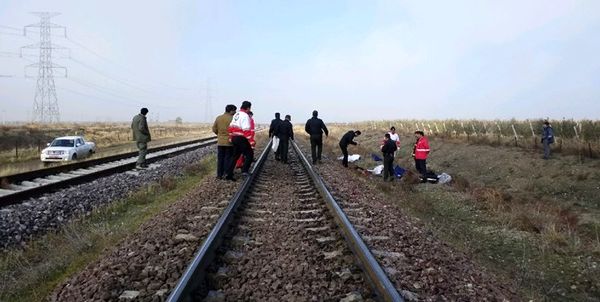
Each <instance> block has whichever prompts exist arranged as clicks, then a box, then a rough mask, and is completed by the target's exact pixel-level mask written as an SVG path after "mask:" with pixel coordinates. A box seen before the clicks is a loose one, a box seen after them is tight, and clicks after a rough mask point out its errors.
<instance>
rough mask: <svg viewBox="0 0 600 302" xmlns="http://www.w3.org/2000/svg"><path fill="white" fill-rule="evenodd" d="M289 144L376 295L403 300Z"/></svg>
mask: <svg viewBox="0 0 600 302" xmlns="http://www.w3.org/2000/svg"><path fill="white" fill-rule="evenodd" d="M291 145H292V146H293V148H294V150H295V151H296V153H297V154H298V156H299V157H300V161H301V162H302V165H303V166H304V168H306V171H307V172H308V174H309V175H310V177H311V178H312V180H313V183H314V184H315V186H316V187H317V189H318V191H319V192H320V193H321V196H322V197H323V199H325V201H326V203H327V207H328V208H329V211H330V212H331V214H332V215H333V218H334V220H335V221H336V223H337V225H338V226H339V227H340V230H341V231H342V235H343V236H344V238H345V239H346V241H347V242H348V243H349V245H350V249H351V250H352V252H353V253H354V256H356V258H357V259H358V261H359V265H360V266H361V268H362V269H363V271H364V272H365V273H366V275H367V277H368V279H369V281H370V282H371V284H372V285H373V287H374V289H375V291H376V292H377V294H378V296H379V297H380V298H381V299H382V300H384V301H404V299H403V298H402V296H400V294H399V293H398V291H397V290H396V287H395V286H394V284H393V283H392V282H391V281H390V279H389V278H388V276H387V275H386V274H385V271H384V270H383V269H382V268H381V266H380V265H379V263H378V262H377V260H376V259H375V257H374V256H373V254H372V253H371V251H370V250H369V248H368V247H367V245H366V244H365V243H364V241H363V240H362V238H361V237H360V235H359V234H358V232H357V231H356V229H355V228H354V227H353V226H352V223H351V222H350V220H349V219H348V217H347V216H346V214H345V213H344V211H343V210H342V208H341V207H340V206H339V204H338V203H337V201H336V200H335V198H333V196H332V195H331V193H330V192H329V190H328V189H327V187H326V186H325V183H324V181H323V179H322V178H321V177H320V176H319V175H318V174H317V173H316V172H315V171H314V170H313V169H312V166H311V165H310V163H309V161H308V159H306V157H305V156H304V154H302V152H301V151H300V148H298V145H297V144H296V142H295V141H292V144H291Z"/></svg>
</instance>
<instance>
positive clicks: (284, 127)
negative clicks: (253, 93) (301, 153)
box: [276, 114, 294, 164]
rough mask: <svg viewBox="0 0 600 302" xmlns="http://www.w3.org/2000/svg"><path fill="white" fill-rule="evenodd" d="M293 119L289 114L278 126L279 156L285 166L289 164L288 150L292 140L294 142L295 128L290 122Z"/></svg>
mask: <svg viewBox="0 0 600 302" xmlns="http://www.w3.org/2000/svg"><path fill="white" fill-rule="evenodd" d="M291 120H292V117H291V116H290V115H289V114H288V115H286V116H285V119H284V120H283V121H282V122H281V123H280V124H279V125H278V126H277V130H276V132H277V135H278V136H279V146H281V149H279V151H280V152H279V156H280V158H281V161H282V162H283V163H284V164H287V163H288V148H289V145H290V139H291V140H294V127H293V126H292V123H291V122H290V121H291Z"/></svg>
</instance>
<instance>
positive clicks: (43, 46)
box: [21, 12, 67, 123]
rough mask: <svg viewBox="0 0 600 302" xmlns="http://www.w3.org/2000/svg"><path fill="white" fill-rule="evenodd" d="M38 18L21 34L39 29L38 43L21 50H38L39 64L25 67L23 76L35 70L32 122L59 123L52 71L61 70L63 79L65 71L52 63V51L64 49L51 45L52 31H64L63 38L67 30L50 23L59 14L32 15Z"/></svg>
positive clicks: (38, 13)
mask: <svg viewBox="0 0 600 302" xmlns="http://www.w3.org/2000/svg"><path fill="white" fill-rule="evenodd" d="M32 14H34V15H37V16H39V17H40V22H39V23H35V24H31V25H27V26H25V27H24V28H23V34H24V35H27V28H32V27H33V28H39V31H40V42H39V43H36V44H32V45H28V46H24V47H22V48H21V56H22V55H23V49H38V48H39V50H40V57H39V62H38V63H34V64H31V65H27V66H25V76H28V75H27V68H37V69H38V74H37V86H36V90H35V97H34V99H33V113H32V121H33V122H39V123H54V122H59V121H60V111H59V108H58V98H57V97H56V87H55V86H54V70H55V69H63V70H64V75H65V77H66V76H67V69H66V68H65V67H64V66H60V65H57V64H54V63H53V62H52V50H53V49H65V48H64V47H62V46H59V45H56V44H53V43H52V29H54V28H59V29H63V30H64V36H65V38H66V36H67V29H66V28H65V27H64V26H61V25H58V24H54V23H51V22H50V18H52V17H55V16H57V15H60V13H51V12H36V13H32Z"/></svg>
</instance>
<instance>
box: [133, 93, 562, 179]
mask: <svg viewBox="0 0 600 302" xmlns="http://www.w3.org/2000/svg"><path fill="white" fill-rule="evenodd" d="M251 107H252V103H250V102H249V101H244V102H242V105H241V107H240V110H239V111H238V110H237V107H236V106H235V105H232V104H229V105H227V106H225V112H224V113H223V114H221V115H219V116H218V117H217V118H216V119H215V121H214V123H213V126H212V131H213V132H214V133H215V134H216V135H217V178H219V179H226V180H231V181H235V180H236V179H235V178H234V176H233V175H234V173H233V172H234V170H235V168H236V167H237V168H241V171H242V175H244V176H246V175H248V173H249V170H250V166H251V164H252V162H253V161H254V147H255V145H256V141H255V140H254V136H255V124H254V119H253V117H252V116H253V114H252V111H251ZM147 114H148V109H147V108H142V109H141V110H140V113H139V114H138V115H136V116H134V118H133V121H132V123H131V129H132V131H133V140H134V141H135V142H136V144H137V147H138V150H139V156H138V159H137V162H136V167H137V168H139V169H144V168H146V167H147V166H148V165H147V163H146V154H147V150H148V142H150V141H151V140H152V139H151V135H150V130H149V129H148V122H147V120H146V115H147ZM318 116H319V112H318V111H316V110H315V111H313V113H312V118H310V119H309V120H308V121H306V125H305V127H304V129H305V131H306V133H307V134H308V135H309V136H310V149H311V157H312V163H313V164H317V163H321V157H322V153H323V134H325V136H326V137H327V136H329V130H328V129H327V126H325V123H324V122H323V120H321V119H320V118H319V117H318ZM291 120H292V117H291V116H290V115H289V114H288V115H286V116H285V118H284V119H283V120H282V119H281V115H280V114H279V112H277V113H275V119H273V120H272V121H271V125H270V127H269V137H271V138H273V140H274V141H277V144H278V146H277V148H276V149H275V151H274V152H275V159H276V160H278V161H281V162H283V163H286V164H287V163H288V150H289V141H290V140H293V139H294V129H293V126H292V123H291ZM546 126H547V125H546ZM545 129H546V128H545ZM395 130H396V129H395V128H394V127H391V128H390V132H389V133H386V134H385V137H384V140H383V143H382V145H381V152H382V153H383V163H384V180H386V181H387V180H392V179H393V177H394V170H393V162H394V157H395V153H396V150H397V149H398V148H399V146H400V137H399V136H398V134H397V133H396V131H395ZM544 131H545V132H544V133H545V136H544V137H545V139H544V138H543V139H542V141H543V142H544V149H545V150H546V146H547V145H549V144H550V143H552V142H553V138H552V128H549V130H544ZM359 135H361V131H359V130H351V131H348V132H346V133H345V134H344V135H343V136H342V138H341V139H340V142H339V147H340V149H341V151H342V155H343V158H342V165H343V166H344V167H348V146H349V145H358V143H357V142H356V141H354V138H356V137H357V136H359ZM415 136H416V138H417V141H416V143H415V146H414V149H413V157H414V159H415V166H416V168H417V170H418V171H419V173H421V174H422V175H425V173H426V172H427V168H426V159H427V154H428V153H429V143H428V141H427V138H426V137H425V136H424V134H423V132H422V131H416V132H415ZM550 138H551V139H552V140H551V139H550ZM544 155H545V158H546V156H547V155H546V152H545V153H544ZM548 155H549V151H548Z"/></svg>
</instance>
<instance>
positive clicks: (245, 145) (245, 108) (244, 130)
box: [225, 101, 254, 181]
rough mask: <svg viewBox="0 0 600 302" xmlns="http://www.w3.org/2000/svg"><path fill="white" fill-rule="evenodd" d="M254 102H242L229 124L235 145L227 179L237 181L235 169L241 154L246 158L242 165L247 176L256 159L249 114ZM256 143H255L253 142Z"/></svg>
mask: <svg viewBox="0 0 600 302" xmlns="http://www.w3.org/2000/svg"><path fill="white" fill-rule="evenodd" d="M251 107H252V103H250V102H248V101H244V102H242V106H241V107H240V110H239V111H238V112H237V113H236V114H234V115H233V119H232V120H231V123H230V124H229V128H228V129H227V132H229V140H230V141H231V144H232V145H233V156H232V157H231V162H230V165H229V166H228V169H227V176H226V177H225V179H227V180H231V181H235V178H234V177H233V170H234V169H235V164H236V162H237V160H238V158H239V157H240V156H241V155H244V157H245V158H246V160H245V161H244V165H243V166H242V175H244V176H247V175H248V171H249V170H250V165H251V164H252V161H253V160H254V150H252V145H251V141H252V142H254V136H253V133H254V131H253V130H252V124H253V122H252V118H250V115H248V112H250V108H251ZM252 144H254V143H252Z"/></svg>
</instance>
